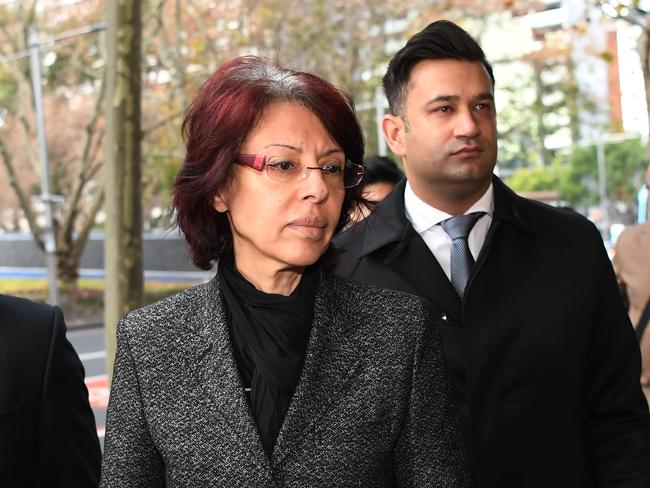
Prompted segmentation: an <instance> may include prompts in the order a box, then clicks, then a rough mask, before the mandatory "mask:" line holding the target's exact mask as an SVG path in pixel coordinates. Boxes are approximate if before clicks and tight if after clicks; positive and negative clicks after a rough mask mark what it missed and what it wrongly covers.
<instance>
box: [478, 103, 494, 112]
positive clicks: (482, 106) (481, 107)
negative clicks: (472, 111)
mask: <svg viewBox="0 0 650 488" xmlns="http://www.w3.org/2000/svg"><path fill="white" fill-rule="evenodd" d="M475 108H476V110H490V108H492V106H491V105H490V104H489V103H478V104H476V107H475Z"/></svg>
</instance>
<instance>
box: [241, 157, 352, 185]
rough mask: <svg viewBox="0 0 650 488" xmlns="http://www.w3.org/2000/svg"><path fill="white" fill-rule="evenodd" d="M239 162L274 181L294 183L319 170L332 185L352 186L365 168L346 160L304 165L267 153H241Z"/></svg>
mask: <svg viewBox="0 0 650 488" xmlns="http://www.w3.org/2000/svg"><path fill="white" fill-rule="evenodd" d="M236 162H237V163H239V164H242V165H244V166H250V167H251V168H253V169H255V170H257V171H262V170H263V169H266V174H267V175H268V176H269V178H271V179H272V180H274V181H281V182H283V183H293V182H296V181H299V180H302V179H304V178H307V176H309V174H310V173H311V172H312V170H319V171H320V172H321V173H322V174H323V178H324V179H325V181H326V182H327V183H328V184H329V185H330V186H339V185H342V186H343V188H352V187H354V186H357V185H358V184H359V183H361V179H362V178H363V174H364V170H365V168H364V167H363V166H361V165H359V164H354V163H351V162H350V161H346V162H345V163H341V162H339V161H331V162H325V163H322V164H320V165H318V166H303V165H302V164H300V162H298V161H294V160H293V159H291V158H287V157H284V156H266V155H265V154H240V155H239V156H238V158H237V161H236Z"/></svg>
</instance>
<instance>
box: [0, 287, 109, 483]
mask: <svg viewBox="0 0 650 488" xmlns="http://www.w3.org/2000/svg"><path fill="white" fill-rule="evenodd" d="M100 462H101V452H100V449H99V441H98V439H97V432H96V430H95V420H94V417H93V413H92V410H91V409H90V404H89V403H88V391H87V390H86V386H85V385H84V370H83V366H82V364H81V362H80V361H79V358H78V356H77V354H76V353H75V351H74V349H73V348H72V345H71V344H70V343H69V342H68V341H67V339H66V338H65V322H64V321H63V315H62V314H61V311H60V310H59V309H58V308H56V307H50V306H49V305H45V304H41V303H34V302H30V301H29V300H24V299H21V298H15V297H10V296H7V295H0V487H2V488H5V487H6V488H14V487H16V488H18V487H20V488H36V487H52V488H58V487H61V488H64V487H65V488H86V487H93V486H98V485H99V470H100Z"/></svg>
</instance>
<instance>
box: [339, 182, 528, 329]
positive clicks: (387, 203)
mask: <svg viewBox="0 0 650 488" xmlns="http://www.w3.org/2000/svg"><path fill="white" fill-rule="evenodd" d="M405 186H406V180H402V181H401V182H400V183H398V185H397V186H396V187H395V189H394V190H393V192H391V194H390V195H388V196H387V197H386V198H385V199H384V200H382V201H381V202H380V203H379V204H378V205H377V208H376V209H375V211H374V212H373V213H372V214H371V215H370V216H369V217H368V218H367V219H366V220H365V221H364V222H362V223H361V224H359V225H362V226H364V227H365V233H364V236H363V242H362V244H361V247H360V248H359V251H358V253H359V255H358V256H357V258H358V259H361V258H363V257H365V256H368V255H370V254H372V253H376V252H377V251H380V250H382V248H388V247H389V246H390V247H391V248H392V249H391V251H390V252H386V253H384V254H383V256H384V263H383V264H384V265H386V266H388V267H390V268H392V269H393V271H394V272H395V273H397V274H398V275H400V276H402V277H403V279H404V280H405V281H406V282H407V283H409V284H410V285H412V286H414V287H415V288H416V289H417V290H418V291H419V293H420V294H421V295H422V296H424V297H426V298H428V299H429V300H430V301H432V302H433V303H436V304H438V305H439V306H440V307H441V308H442V310H444V311H445V312H447V313H449V314H450V315H451V316H452V317H453V318H454V319H455V320H456V321H460V320H461V315H462V311H461V308H462V304H461V301H460V299H459V298H458V296H457V295H456V293H455V292H454V290H453V288H452V287H451V284H450V283H449V280H448V279H447V276H446V275H445V273H444V271H443V270H442V268H441V267H440V265H439V264H438V260H437V259H436V258H435V257H434V256H433V254H432V253H431V251H430V250H429V248H428V247H427V245H426V243H425V242H424V241H423V240H422V238H421V237H420V236H419V234H417V232H416V231H415V229H413V226H412V225H411V223H410V222H409V221H408V219H407V218H406V210H405V207H404V188H405ZM493 186H494V214H493V216H492V219H493V220H492V225H491V228H490V232H489V233H488V238H487V240H486V243H485V244H484V246H483V249H482V250H481V256H479V259H478V261H477V263H478V264H477V266H480V264H482V261H484V260H485V255H486V254H487V252H488V251H489V247H490V244H491V241H492V240H493V236H494V233H495V231H496V229H497V228H498V226H499V225H500V224H502V223H507V224H510V225H513V226H515V227H516V228H518V229H520V230H521V231H523V232H526V233H528V234H532V231H531V227H530V224H529V222H527V218H526V214H525V211H524V209H522V207H521V198H520V197H519V196H517V195H516V194H515V193H514V192H513V191H512V190H511V189H509V188H508V187H507V186H506V185H504V184H503V182H502V181H501V180H500V179H499V178H498V177H496V176H494V177H493ZM351 231H352V232H354V229H351Z"/></svg>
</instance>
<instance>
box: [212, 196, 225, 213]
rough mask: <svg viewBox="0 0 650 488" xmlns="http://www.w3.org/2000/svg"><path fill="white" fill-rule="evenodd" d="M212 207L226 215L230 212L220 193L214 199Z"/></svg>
mask: <svg viewBox="0 0 650 488" xmlns="http://www.w3.org/2000/svg"><path fill="white" fill-rule="evenodd" d="M212 207H213V208H214V209H215V210H216V211H217V212H221V213H225V212H227V211H228V205H227V204H226V200H225V199H224V198H223V197H222V196H221V195H220V194H219V193H215V195H214V198H213V199H212Z"/></svg>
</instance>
